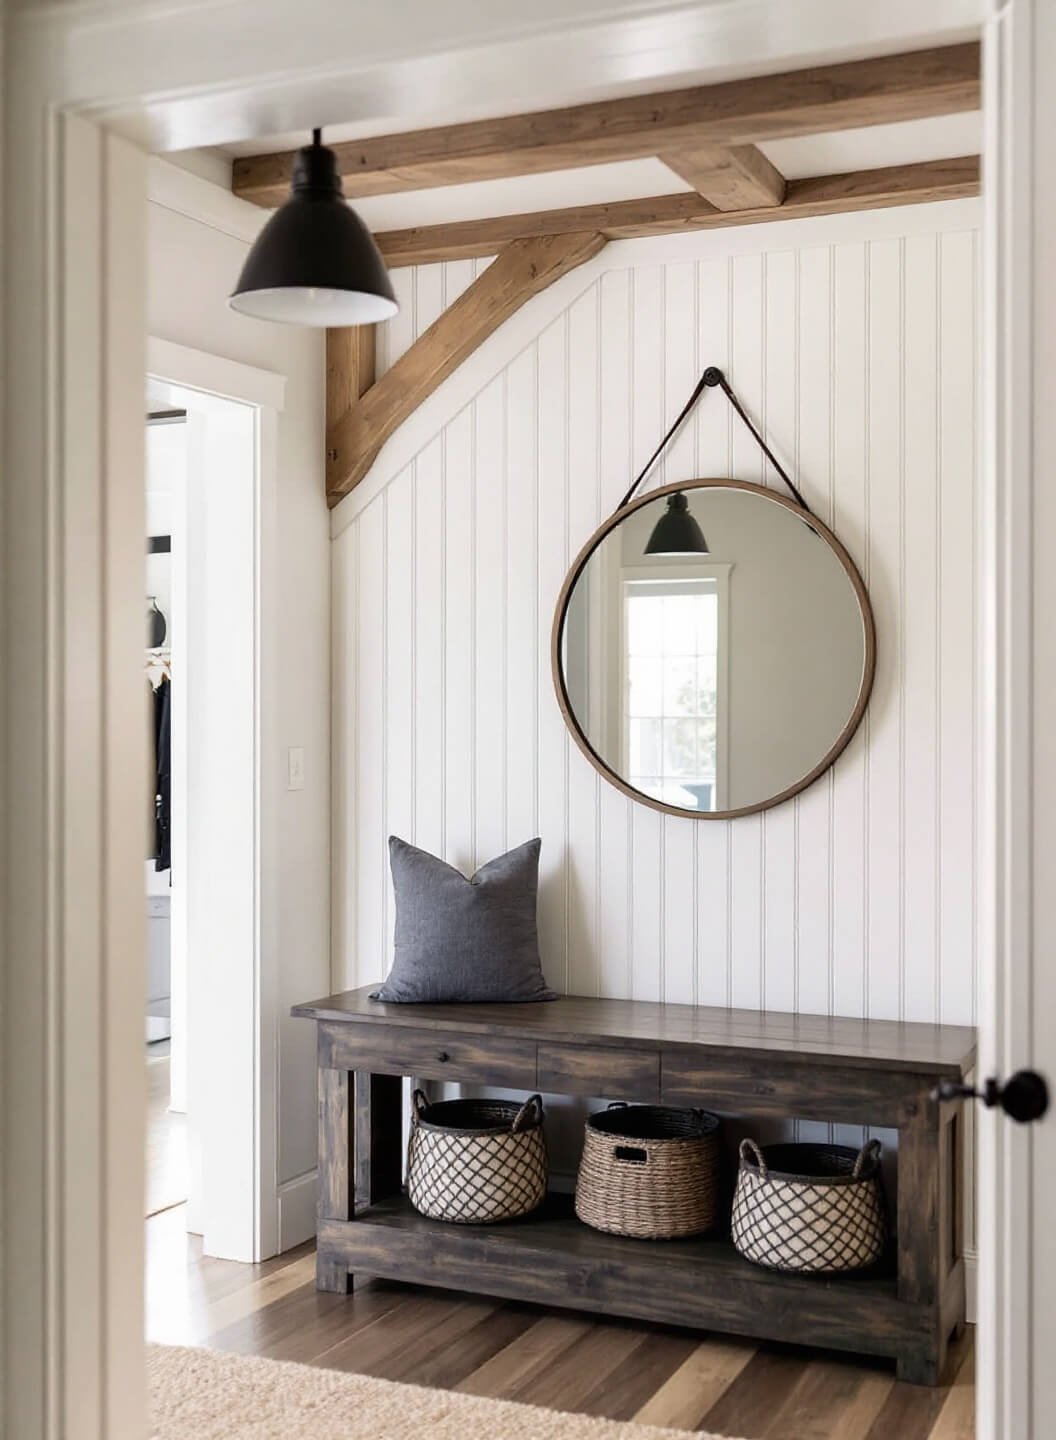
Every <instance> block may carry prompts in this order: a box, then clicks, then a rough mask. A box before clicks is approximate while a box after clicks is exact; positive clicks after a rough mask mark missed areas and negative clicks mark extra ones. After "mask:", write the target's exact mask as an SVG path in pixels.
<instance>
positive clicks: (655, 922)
mask: <svg viewBox="0 0 1056 1440" xmlns="http://www.w3.org/2000/svg"><path fill="white" fill-rule="evenodd" d="M628 358H629V362H630V370H631V450H630V453H631V456H632V460H633V464H632V466H631V475H632V477H633V476H634V475H637V474H638V472H639V470H640V469H641V468H642V466H643V465H644V464H645V462H646V460H648V458H649V456H650V455H651V454H652V453H653V451H654V450H655V449H656V444H657V441H658V440H659V439H660V437H661V435H663V433H664V431H665V430H666V428H667V415H666V408H665V403H664V402H665V394H664V392H665V381H666V367H667V350H666V343H665V336H664V272H663V269H662V268H661V267H660V266H659V265H648V266H642V267H640V268H639V269H636V270H634V271H633V272H632V276H631V351H630V355H629V357H628ZM663 478H664V467H663V465H662V464H660V465H658V466H657V468H656V469H655V470H654V471H653V473H652V474H651V475H650V476H649V477H648V479H647V480H646V482H645V484H644V486H643V490H647V489H651V488H653V487H654V486H656V485H658V484H661V483H662V482H663ZM631 833H632V845H631V888H632V890H633V893H634V905H633V910H632V913H631V967H632V975H633V988H632V995H633V998H634V999H636V1000H661V999H662V998H663V995H664V888H665V883H664V860H665V854H664V822H663V820H662V818H661V816H660V815H659V814H658V813H657V812H656V811H655V810H650V809H647V808H646V807H645V806H643V805H635V806H633V807H632V809H631Z"/></svg>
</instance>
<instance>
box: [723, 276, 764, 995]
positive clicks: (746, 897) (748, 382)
mask: <svg viewBox="0 0 1056 1440" xmlns="http://www.w3.org/2000/svg"><path fill="white" fill-rule="evenodd" d="M764 267H765V256H763V255H738V256H737V257H736V258H735V259H734V261H733V265H732V267H731V276H730V282H731V295H730V331H731V335H730V370H729V373H730V375H731V377H733V380H734V382H735V384H736V388H737V393H738V395H739V396H740V398H741V403H742V404H743V405H745V406H746V408H747V409H748V411H749V413H751V414H753V415H755V416H757V417H758V418H759V419H761V420H762V421H763V422H764V423H765V418H766V416H765V404H764V396H763V373H764V358H765V354H766V307H765V298H764V293H763V292H764V273H765V269H764ZM730 456H731V467H732V468H731V470H730V474H731V475H736V476H737V478H738V479H740V480H755V481H759V482H761V481H763V480H764V479H765V467H764V461H763V455H762V452H761V451H760V449H759V447H758V446H757V445H756V443H755V441H754V440H753V439H752V437H751V436H750V435H749V434H748V432H747V431H746V430H745V429H744V427H743V426H742V425H741V424H739V423H735V424H734V426H733V429H732V433H731V450H730ZM764 825H765V820H764V818H763V816H762V815H747V816H745V817H744V818H743V819H742V820H739V821H738V822H737V824H735V825H731V827H730V901H729V927H730V1003H731V1004H732V1005H736V1006H744V1007H745V1008H746V1009H750V1010H751V1009H756V1008H758V1007H759V1006H761V1005H762V1004H763V970H764V964H765V957H764V953H763V943H764V933H763V913H764V904H765V895H766V857H765V852H764V849H763V827H764Z"/></svg>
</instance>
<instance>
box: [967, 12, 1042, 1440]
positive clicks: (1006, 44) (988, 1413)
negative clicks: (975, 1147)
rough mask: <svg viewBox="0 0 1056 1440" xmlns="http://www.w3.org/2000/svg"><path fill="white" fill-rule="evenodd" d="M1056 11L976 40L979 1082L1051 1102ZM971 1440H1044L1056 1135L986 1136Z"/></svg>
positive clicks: (1000, 1121)
mask: <svg viewBox="0 0 1056 1440" xmlns="http://www.w3.org/2000/svg"><path fill="white" fill-rule="evenodd" d="M1054 64H1056V7H1054V6H1053V5H1052V4H1051V3H1049V0H993V3H992V4H991V5H990V7H989V16H988V21H987V27H986V32H985V65H984V99H985V107H986V146H985V154H984V177H985V186H984V198H985V208H986V234H985V266H984V303H985V312H986V331H985V340H984V351H983V395H984V414H985V425H986V432H985V437H984V452H983V471H982V475H981V485H980V492H981V505H980V508H979V526H978V541H979V546H980V562H981V563H980V574H981V578H982V586H981V596H982V615H981V621H982V623H981V627H980V629H981V665H982V673H983V676H984V678H985V683H984V685H983V686H982V687H981V693H982V694H983V696H984V704H983V713H982V714H981V715H980V717H979V718H980V722H981V737H980V739H981V743H980V756H979V759H980V766H981V771H982V776H983V780H984V785H983V790H982V794H983V797H984V798H983V814H982V821H983V823H982V824H981V826H980V836H981V841H982V848H981V853H980V857H979V883H980V901H981V905H980V910H981V916H982V923H981V935H980V940H981V947H980V976H979V979H980V1006H979V1014H980V1035H979V1042H980V1046H979V1059H980V1075H982V1076H987V1075H997V1076H998V1077H1000V1078H1002V1079H1005V1078H1007V1077H1008V1076H1009V1075H1010V1074H1012V1073H1013V1072H1014V1071H1015V1070H1017V1069H1020V1068H1024V1067H1027V1066H1030V1067H1032V1068H1035V1069H1037V1070H1040V1071H1041V1073H1042V1074H1043V1075H1045V1076H1046V1077H1047V1079H1048V1082H1049V1084H1050V1087H1052V1086H1056V1028H1054V1026H1053V1023H1052V1016H1053V1013H1054V1006H1056V970H1054V966H1053V955H1054V954H1056V889H1054V886H1053V875H1054V874H1056V819H1054V817H1056V757H1054V753H1053V742H1052V737H1053V734H1054V733H1056V647H1054V645H1053V640H1052V614H1053V603H1054V600H1056V586H1054V581H1053V566H1052V546H1053V537H1054V536H1056V486H1054V484H1053V475H1054V474H1056V413H1054V406H1053V395H1054V394H1056V342H1054V335H1056V287H1054V283H1053V260H1054V257H1056V203H1054V196H1053V189H1052V183H1051V182H1052V174H1053V169H1054V165H1056V95H1054V93H1053V87H1052V72H1053V66H1054ZM978 1153H979V1252H980V1253H979V1333H978V1350H979V1362H978V1376H979V1391H978V1435H979V1440H1020V1437H1024V1440H1042V1437H1043V1436H1045V1435H1046V1434H1048V1432H1049V1430H1050V1429H1051V1426H1052V1416H1053V1413H1054V1412H1053V1406H1054V1404H1056V1374H1054V1373H1053V1366H1052V1362H1051V1336H1052V1331H1053V1325H1054V1322H1056V1244H1054V1237H1053V1233H1052V1226H1051V1223H1050V1222H1049V1220H1048V1216H1049V1213H1050V1211H1051V1197H1052V1189H1053V1185H1054V1184H1056V1118H1054V1116H1053V1114H1052V1113H1050V1114H1049V1115H1048V1116H1047V1117H1046V1118H1045V1119H1044V1120H1042V1121H1040V1122H1038V1123H1036V1124H1034V1125H1032V1126H1030V1127H1021V1126H1017V1125H1016V1124H1014V1123H1013V1122H1012V1121H1010V1120H1008V1119H1006V1118H1005V1117H1004V1116H1003V1115H1002V1114H1001V1112H1000V1111H998V1112H994V1111H984V1112H983V1113H982V1114H981V1116H980V1122H979V1151H978Z"/></svg>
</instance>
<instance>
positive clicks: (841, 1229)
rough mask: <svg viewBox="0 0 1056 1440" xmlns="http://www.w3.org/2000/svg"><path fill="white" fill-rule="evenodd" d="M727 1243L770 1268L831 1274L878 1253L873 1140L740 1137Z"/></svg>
mask: <svg viewBox="0 0 1056 1440" xmlns="http://www.w3.org/2000/svg"><path fill="white" fill-rule="evenodd" d="M732 1232H733V1243H734V1245H735V1246H736V1247H737V1249H738V1250H739V1251H740V1253H741V1254H742V1255H743V1256H744V1257H745V1259H746V1260H751V1261H753V1262H754V1263H755V1264H756V1265H765V1266H766V1267H767V1269H770V1270H796V1271H800V1272H807V1273H811V1274H835V1273H838V1272H841V1271H845V1270H862V1269H864V1268H865V1266H867V1265H872V1264H873V1263H874V1262H875V1261H877V1260H878V1259H879V1258H880V1255H881V1253H882V1252H883V1248H884V1242H885V1240H886V1238H887V1215H886V1208H885V1205H884V1193H883V1187H882V1184H881V1180H880V1142H879V1140H870V1141H869V1143H868V1145H864V1146H863V1147H862V1149H861V1150H852V1149H849V1148H848V1147H847V1146H845V1145H768V1146H767V1147H766V1149H765V1150H760V1149H759V1146H758V1145H756V1143H755V1141H754V1140H742V1141H741V1165H740V1170H739V1171H738V1174H737V1188H736V1191H735V1192H734V1197H733V1217H732Z"/></svg>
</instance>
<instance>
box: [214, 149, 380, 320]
mask: <svg viewBox="0 0 1056 1440" xmlns="http://www.w3.org/2000/svg"><path fill="white" fill-rule="evenodd" d="M228 304H229V305H230V306H231V308H232V309H233V310H237V311H239V313H240V314H242V315H252V316H255V317H256V318H257V319H258V320H277V321H280V322H282V323H285V324H288V325H314V326H320V327H323V326H338V325H372V324H374V323H375V322H377V321H379V320H388V319H389V318H390V317H391V316H393V315H395V314H396V312H397V310H398V309H399V306H398V305H397V304H396V296H395V295H394V294H393V290H392V282H391V281H390V280H389V273H388V271H387V270H386V269H385V262H384V260H383V259H382V258H381V252H380V251H379V249H378V247H377V245H375V243H374V238H373V236H372V235H371V233H370V231H369V230H368V229H367V227H366V226H365V225H364V224H363V221H362V220H361V219H360V218H359V216H358V215H357V214H356V213H355V211H354V210H352V209H350V208H349V206H348V205H347V204H346V203H345V198H344V195H343V193H342V189H341V177H340V176H339V175H338V173H337V161H336V158H335V156H334V152H333V151H332V150H329V149H327V147H326V146H325V145H323V143H322V138H321V131H319V130H315V131H313V133H312V143H311V145H306V146H305V147H304V149H303V150H299V151H298V152H297V158H296V160H295V161H294V166H293V180H292V183H291V186H290V195H289V199H288V200H287V201H286V202H285V204H284V205H283V206H282V207H281V208H280V209H279V210H276V212H275V214H274V215H273V216H272V217H271V219H270V220H269V221H268V223H267V224H266V225H265V226H264V229H263V230H262V231H261V232H260V234H259V235H258V236H257V238H256V241H255V242H254V245H253V248H252V250H250V252H249V255H248V257H247V258H246V263H245V265H244V266H243V267H242V274H241V275H240V276H239V277H238V284H237V285H236V286H235V291H234V294H233V295H232V296H231V298H230V300H229V301H228Z"/></svg>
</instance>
